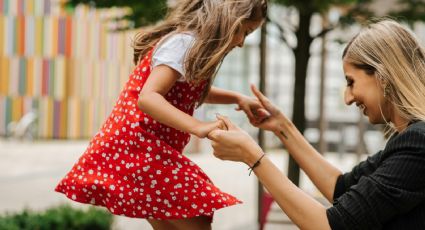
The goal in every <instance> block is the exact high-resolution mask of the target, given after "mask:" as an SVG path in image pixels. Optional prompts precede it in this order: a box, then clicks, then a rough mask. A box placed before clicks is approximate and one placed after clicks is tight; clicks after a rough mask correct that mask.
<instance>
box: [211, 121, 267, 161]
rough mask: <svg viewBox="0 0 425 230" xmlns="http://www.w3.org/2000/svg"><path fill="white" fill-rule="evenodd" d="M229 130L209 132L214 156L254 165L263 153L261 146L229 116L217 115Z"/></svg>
mask: <svg viewBox="0 0 425 230" xmlns="http://www.w3.org/2000/svg"><path fill="white" fill-rule="evenodd" d="M217 118H218V119H219V120H221V121H223V122H224V124H225V125H226V127H227V128H228V130H218V129H216V130H213V131H211V132H210V133H209V134H208V138H209V139H210V140H211V145H212V147H213V149H214V156H215V157H217V158H219V159H222V160H231V161H240V162H244V163H246V164H248V165H250V166H251V165H253V164H254V163H255V161H256V160H257V159H258V158H259V157H260V156H261V155H262V150H261V148H260V147H259V146H258V145H257V143H256V142H255V141H254V140H253V139H252V138H251V136H249V134H248V133H246V132H245V131H243V130H242V129H240V128H239V127H237V126H236V125H234V124H233V123H232V122H231V121H230V120H229V119H228V118H227V117H223V116H220V115H217Z"/></svg>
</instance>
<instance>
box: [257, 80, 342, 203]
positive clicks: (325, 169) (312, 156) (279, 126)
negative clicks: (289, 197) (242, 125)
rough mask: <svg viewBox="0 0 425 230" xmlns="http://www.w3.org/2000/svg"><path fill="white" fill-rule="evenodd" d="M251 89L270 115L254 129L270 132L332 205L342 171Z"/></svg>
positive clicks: (267, 101)
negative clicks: (277, 138)
mask: <svg viewBox="0 0 425 230" xmlns="http://www.w3.org/2000/svg"><path fill="white" fill-rule="evenodd" d="M251 88H252V91H253V93H254V95H255V96H256V97H257V98H258V99H259V101H260V102H261V104H262V106H263V107H264V108H265V109H266V110H267V111H268V112H269V113H270V116H269V117H268V118H267V119H266V120H265V121H263V122H262V123H259V124H256V126H257V127H259V128H264V129H267V130H270V131H273V132H274V133H275V135H276V136H277V137H279V139H280V141H281V142H282V143H283V144H284V145H285V147H286V149H287V150H288V153H289V154H290V155H291V156H292V157H293V158H294V160H295V161H296V162H297V163H298V165H299V166H300V168H302V170H303V171H304V172H305V173H306V174H307V176H308V177H309V178H310V179H311V181H312V182H313V183H314V185H316V187H317V188H318V189H319V190H320V192H321V193H322V194H323V195H324V196H325V197H326V199H327V200H328V201H330V202H332V201H333V194H334V191H335V184H336V181H337V179H338V177H339V176H340V175H341V174H342V173H341V171H340V170H339V169H337V168H336V167H334V166H333V165H332V164H330V163H329V162H328V161H326V159H325V158H324V157H323V156H322V155H321V154H320V153H318V152H317V151H316V149H314V148H313V146H311V145H310V143H308V141H307V140H306V139H305V138H304V136H303V135H302V134H301V133H300V132H299V130H298V129H297V128H296V127H295V125H294V124H293V123H292V122H291V121H290V120H289V119H288V118H287V117H285V115H283V114H282V113H281V112H280V111H279V110H278V109H277V108H276V106H274V105H273V104H272V103H271V102H270V101H269V99H268V98H267V97H265V96H264V95H263V94H262V93H261V92H260V91H258V89H257V88H255V87H254V86H252V87H251Z"/></svg>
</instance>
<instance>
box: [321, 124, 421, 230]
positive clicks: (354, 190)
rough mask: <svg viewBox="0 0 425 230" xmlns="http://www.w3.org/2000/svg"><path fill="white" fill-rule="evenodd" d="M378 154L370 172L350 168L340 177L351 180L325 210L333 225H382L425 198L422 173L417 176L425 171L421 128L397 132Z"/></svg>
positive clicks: (338, 226) (356, 226)
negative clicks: (377, 164)
mask: <svg viewBox="0 0 425 230" xmlns="http://www.w3.org/2000/svg"><path fill="white" fill-rule="evenodd" d="M381 157H383V159H382V163H381V164H380V165H379V167H378V168H377V169H376V170H375V171H374V172H373V173H371V174H369V175H367V173H366V174H362V173H361V172H364V170H362V167H358V168H357V169H355V170H358V173H356V172H354V171H355V170H353V172H352V173H351V175H350V176H349V177H348V178H345V177H342V178H343V179H344V183H347V184H350V183H354V184H353V185H352V186H351V187H348V190H347V191H346V192H345V193H343V194H342V195H340V196H339V198H338V199H336V200H335V201H334V206H333V207H331V208H329V209H328V210H327V211H326V214H327V217H328V221H329V224H330V226H331V228H332V229H362V230H364V229H381V228H382V227H383V224H385V223H386V222H388V221H389V220H390V219H391V218H393V217H394V216H395V215H399V214H403V213H406V212H408V211H410V210H411V209H412V208H414V207H415V206H416V205H418V204H419V203H421V202H422V201H424V200H425V177H424V176H419V175H425V134H424V133H423V132H417V131H413V130H412V131H406V132H404V133H402V134H399V135H398V136H397V138H394V139H393V140H391V142H388V144H387V147H386V149H385V150H384V151H383V152H382V156H381ZM359 166H360V165H359ZM366 171H367V170H366ZM341 180H342V179H341ZM347 181H348V182H347ZM355 181H357V183H355ZM340 183H341V182H340Z"/></svg>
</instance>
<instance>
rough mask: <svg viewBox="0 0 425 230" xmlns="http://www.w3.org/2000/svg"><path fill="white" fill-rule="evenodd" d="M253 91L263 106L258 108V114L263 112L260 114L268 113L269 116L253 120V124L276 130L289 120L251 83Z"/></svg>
mask: <svg viewBox="0 0 425 230" xmlns="http://www.w3.org/2000/svg"><path fill="white" fill-rule="evenodd" d="M251 91H252V93H254V95H255V96H256V97H257V99H258V101H259V102H260V104H261V108H259V109H258V111H257V114H262V115H260V116H265V114H267V117H266V118H265V119H263V120H261V121H260V122H251V124H252V125H254V126H256V127H258V128H261V129H265V130H269V131H273V132H276V131H278V130H279V127H280V125H281V124H283V123H285V122H289V120H288V119H287V118H286V117H285V115H283V114H282V112H280V110H279V109H278V108H277V107H276V106H275V105H273V104H272V103H271V102H270V100H269V99H268V98H267V97H266V96H264V95H263V94H262V93H261V92H260V91H259V90H258V89H257V88H256V87H255V86H254V85H251Z"/></svg>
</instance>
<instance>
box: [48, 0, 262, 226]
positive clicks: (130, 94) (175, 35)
mask: <svg viewBox="0 0 425 230" xmlns="http://www.w3.org/2000/svg"><path fill="white" fill-rule="evenodd" d="M266 11H267V3H266V1H265V0H244V1H240V0H183V1H181V2H179V4H178V7H177V8H176V9H175V10H174V11H172V12H171V14H170V15H169V16H168V17H167V18H166V20H165V21H164V22H163V23H162V24H160V25H157V26H155V27H153V28H152V29H151V30H150V31H148V32H146V33H140V34H138V35H137V36H136V38H135V41H134V61H135V63H136V65H137V67H136V68H135V70H134V72H133V74H132V75H131V76H130V79H129V81H128V82H127V83H126V85H125V87H124V90H123V91H122V92H121V94H120V97H119V99H118V101H117V103H116V105H115V107H114V109H113V111H112V113H111V115H110V116H109V118H108V119H107V120H106V122H105V124H104V125H103V126H102V128H101V131H100V132H99V133H98V134H96V135H95V137H94V138H93V139H92V140H91V142H90V145H89V147H88V148H87V150H86V151H85V153H84V154H83V156H82V157H81V158H80V159H79V161H78V162H77V163H76V164H75V165H74V167H73V168H72V170H71V171H70V172H69V173H68V174H67V175H66V177H65V178H64V179H63V180H62V181H61V182H60V183H59V185H58V186H57V187H56V191H58V192H61V193H64V194H65V195H66V196H67V197H69V198H71V199H72V200H75V201H78V202H82V203H90V204H94V205H101V206H104V207H106V208H108V209H109V211H110V212H111V213H113V214H116V215H125V216H128V217H138V218H147V219H148V221H149V223H150V224H151V225H152V226H153V227H154V228H155V229H209V228H210V223H211V220H212V216H213V213H214V211H215V210H217V209H220V208H223V207H227V206H230V205H234V204H237V203H240V201H238V200H237V199H236V198H235V197H233V196H231V195H229V194H226V193H223V192H222V191H220V190H219V189H218V188H217V187H215V186H214V185H213V184H212V182H211V181H210V179H209V178H208V177H207V175H205V173H204V172H203V171H202V170H201V169H200V168H199V167H198V166H197V165H195V164H194V163H193V162H192V161H190V160H189V159H188V158H186V157H185V156H184V155H182V151H183V148H184V147H185V145H186V144H187V143H188V141H189V138H190V134H193V135H196V136H198V137H200V138H203V137H206V136H207V135H208V133H209V132H210V131H212V130H214V129H217V128H223V127H222V126H223V123H222V121H214V122H202V121H199V120H197V119H195V118H193V117H192V114H193V110H194V108H196V107H198V106H199V105H201V104H202V103H203V102H206V103H223V104H232V103H234V104H237V105H238V109H240V110H243V111H244V112H246V113H247V115H248V117H249V119H250V120H251V121H255V120H256V119H261V118H258V117H255V116H254V114H255V112H253V111H257V110H258V109H259V108H261V105H260V103H259V102H258V101H257V100H256V99H252V98H250V97H246V96H243V95H240V94H238V93H235V92H230V91H226V90H221V89H217V88H215V87H211V85H212V82H213V80H214V76H215V74H216V72H217V69H218V67H219V65H220V63H221V62H222V60H223V58H224V57H225V56H226V54H227V53H228V52H230V51H231V50H232V49H233V48H234V47H236V46H239V47H241V46H242V45H243V42H244V39H245V37H246V36H247V35H248V34H249V33H251V32H252V31H253V30H255V29H256V28H258V27H259V26H260V25H261V23H262V22H263V20H264V18H265V16H266Z"/></svg>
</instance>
